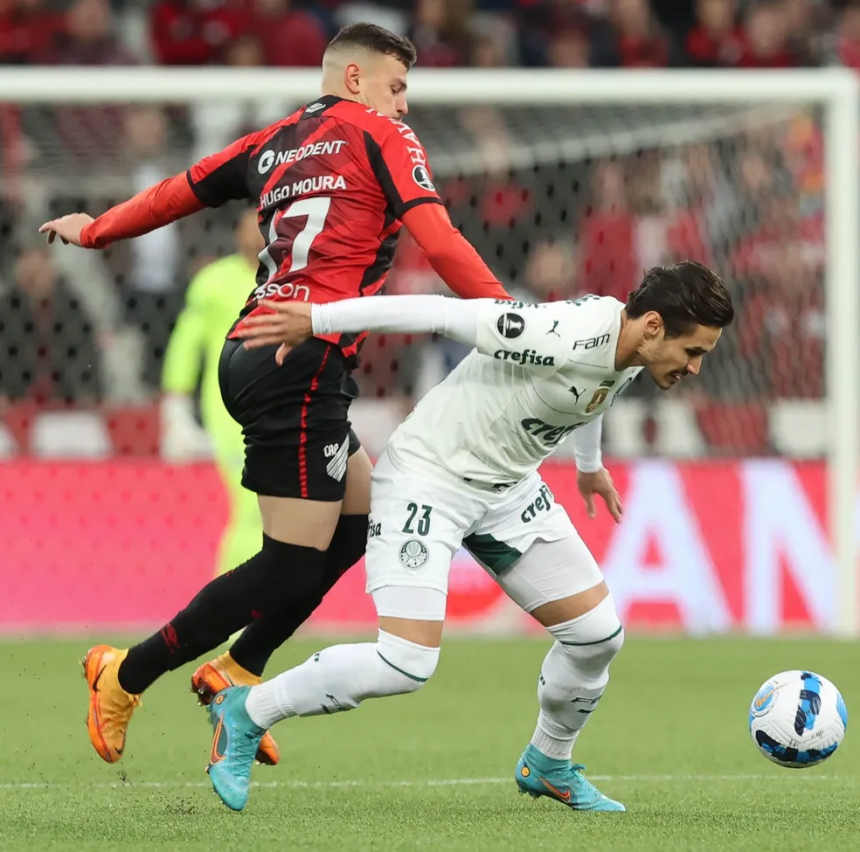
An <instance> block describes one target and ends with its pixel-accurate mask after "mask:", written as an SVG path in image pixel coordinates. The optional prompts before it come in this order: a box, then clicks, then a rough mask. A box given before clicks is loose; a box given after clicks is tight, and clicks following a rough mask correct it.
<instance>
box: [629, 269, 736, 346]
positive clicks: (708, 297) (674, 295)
mask: <svg viewBox="0 0 860 852" xmlns="http://www.w3.org/2000/svg"><path fill="white" fill-rule="evenodd" d="M648 311H656V312H657V313H658V314H660V316H661V317H662V318H663V326H664V328H665V330H666V337H680V336H681V335H682V334H688V333H690V332H691V331H692V330H693V327H694V326H696V325H705V326H708V327H710V328H724V327H725V326H727V325H729V324H730V323H731V321H732V320H733V319H734V316H735V309H734V307H733V306H732V297H731V295H730V294H729V291H728V290H727V289H726V285H725V284H724V283H723V279H722V278H720V276H719V275H717V273H716V272H714V271H713V270H712V269H708V267H707V266H704V265H703V264H701V263H696V262H695V261H694V260H685V261H682V262H681V263H676V264H675V265H674V266H655V267H654V268H653V269H649V270H648V271H647V272H646V273H645V277H644V278H643V279H642V283H641V284H640V285H639V286H638V287H637V288H636V289H635V290H634V291H633V292H632V293H630V295H629V296H628V297H627V316H628V317H630V318H631V319H636V318H637V317H641V316H643V315H644V314H646V313H648Z"/></svg>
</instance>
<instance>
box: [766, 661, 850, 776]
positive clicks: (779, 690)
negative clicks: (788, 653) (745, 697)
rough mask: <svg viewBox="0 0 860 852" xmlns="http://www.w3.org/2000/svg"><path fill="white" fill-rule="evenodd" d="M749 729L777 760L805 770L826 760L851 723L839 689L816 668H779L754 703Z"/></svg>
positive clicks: (770, 755)
mask: <svg viewBox="0 0 860 852" xmlns="http://www.w3.org/2000/svg"><path fill="white" fill-rule="evenodd" d="M749 721H750V734H752V738H753V742H754V743H755V744H756V745H757V746H758V748H759V751H761V753H762V754H763V755H764V756H765V757H766V758H768V760H772V761H773V762H774V763H778V764H779V765H780V766H788V767H791V768H792V769H801V768H804V767H806V766H815V764H816V763H821V762H822V761H824V760H827V758H828V757H830V755H831V754H833V752H835V751H836V749H837V748H839V744H840V743H841V742H842V738H843V737H844V736H845V729H846V728H847V727H848V711H847V709H846V708H845V702H844V701H843V699H842V696H841V695H840V694H839V690H838V689H837V688H836V687H835V686H834V685H833V684H832V683H831V682H830V681H829V680H827V678H826V677H822V676H821V675H817V674H815V673H814V672H807V671H790V672H780V673H779V674H777V675H774V676H773V677H772V678H770V679H768V680H766V681H765V682H764V683H763V684H762V686H761V689H759V691H758V692H757V693H756V694H755V698H753V700H752V704H751V705H750V720H749Z"/></svg>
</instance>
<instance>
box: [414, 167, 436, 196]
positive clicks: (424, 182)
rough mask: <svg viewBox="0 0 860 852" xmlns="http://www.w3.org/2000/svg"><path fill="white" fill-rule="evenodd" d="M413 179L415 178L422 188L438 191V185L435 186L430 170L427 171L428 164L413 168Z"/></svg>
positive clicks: (428, 190)
mask: <svg viewBox="0 0 860 852" xmlns="http://www.w3.org/2000/svg"><path fill="white" fill-rule="evenodd" d="M412 180H414V181H415V183H417V184H418V186H420V187H421V189H426V190H427V192H435V191H436V187H435V186H433V181H432V180H430V172H428V171H427V168H426V166H422V165H418V166H415V168H414V169H412Z"/></svg>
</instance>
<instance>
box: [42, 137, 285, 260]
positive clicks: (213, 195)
mask: <svg viewBox="0 0 860 852" xmlns="http://www.w3.org/2000/svg"><path fill="white" fill-rule="evenodd" d="M268 132H269V129H268V128H266V129H265V130H261V131H259V132H256V133H250V134H248V135H247V136H243V137H242V138H241V139H237V140H236V141H235V142H233V143H232V144H231V145H228V146H227V147H226V148H225V149H224V150H223V151H219V152H218V153H217V154H212V155H210V156H208V157H204V158H203V159H202V160H200V161H199V162H197V163H195V164H194V165H193V166H192V167H191V168H190V169H188V171H187V172H183V173H182V174H179V175H174V176H173V177H170V178H167V179H166V180H163V181H161V183H158V184H155V186H151V187H149V188H148V189H144V190H143V191H142V192H139V193H138V194H137V195H135V196H134V197H133V198H129V200H128V201H123V202H122V204H117V205H116V206H115V207H111V208H110V210H107V211H106V212H105V213H102V215H101V216H99V217H98V218H97V219H93V218H92V216H88V215H87V214H85V213H71V214H69V215H68V216H62V217H60V218H59V219H52V220H51V221H49V222H45V224H44V225H42V227H41V228H39V233H40V234H47V235H48V242H49V243H52V242H54V240H55V239H56V238H57V237H59V238H60V239H61V240H62V241H63V242H64V243H66V244H68V243H71V244H72V245H76V246H80V247H82V248H89V249H102V248H105V247H106V246H109V245H110V244H111V243H115V242H117V241H119V240H128V239H131V238H132V237H139V236H141V235H142V234H148V233H149V232H150V231H154V230H156V228H162V227H164V226H165V225H169V224H170V223H171V222H175V221H176V220H177V219H182V218H183V217H185V216H190V215H191V214H192V213H197V212H198V211H199V210H203V209H204V208H206V207H220V206H221V205H222V204H224V203H225V202H227V201H232V200H239V199H243V198H248V188H247V185H246V181H245V173H246V169H247V164H248V159H249V158H250V156H251V153H252V152H253V150H254V149H255V148H256V147H257V146H258V145H259V144H260V142H261V141H262V140H263V139H265V138H266V134H267V133H268Z"/></svg>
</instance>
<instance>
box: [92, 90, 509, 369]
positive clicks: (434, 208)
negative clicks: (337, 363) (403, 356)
mask: <svg viewBox="0 0 860 852" xmlns="http://www.w3.org/2000/svg"><path fill="white" fill-rule="evenodd" d="M249 198H250V199H253V200H254V201H255V202H256V204H257V206H258V210H259V219H260V227H261V229H262V232H263V236H264V237H265V238H266V249H265V250H264V251H263V252H261V254H260V266H259V270H258V275H257V286H256V288H255V289H254V291H253V292H252V293H251V296H250V298H249V300H248V303H247V305H246V307H245V309H244V311H243V312H242V315H241V316H240V319H239V321H241V319H242V318H243V317H245V316H247V315H248V314H249V313H251V312H252V311H253V310H254V309H255V308H256V307H257V305H258V303H259V299H260V297H261V296H263V297H268V298H272V299H303V300H307V301H314V302H330V301H333V300H336V299H345V298H349V297H354V296H368V295H372V294H373V293H376V292H378V291H379V290H380V289H381V288H382V285H383V283H384V281H385V276H386V274H387V272H388V269H389V267H390V266H391V261H392V257H393V254H394V247H395V243H396V240H397V234H398V232H399V230H400V227H401V221H400V220H401V219H403V224H405V225H406V226H407V227H408V228H409V231H410V233H411V234H412V236H413V237H414V238H415V241H416V243H418V245H419V246H420V247H421V249H422V250H423V251H424V253H425V254H426V256H427V259H428V260H429V261H430V265H431V266H432V267H433V269H434V270H435V271H436V272H437V273H438V274H439V275H440V276H441V278H442V279H443V280H444V281H445V283H446V284H447V285H448V286H449V287H450V288H451V289H452V290H453V291H454V292H455V293H456V294H457V295H459V296H461V297H463V298H469V299H471V298H490V299H509V298H510V296H508V294H507V293H506V292H505V289H504V288H503V287H502V285H501V284H500V283H499V281H498V279H497V278H496V276H495V275H493V273H492V272H491V271H490V270H489V269H488V267H487V265H486V264H485V263H484V262H483V260H481V258H480V256H479V255H478V253H477V252H476V251H475V249H474V248H473V247H472V246H471V245H469V243H468V242H467V241H466V240H465V239H464V238H463V235H462V234H461V233H460V232H459V231H458V230H457V229H456V228H455V227H454V226H453V225H452V224H451V219H450V217H449V216H448V213H447V211H446V210H445V207H444V206H443V205H442V204H441V203H440V199H439V196H438V195H437V193H436V190H435V189H434V188H433V179H432V177H431V174H430V168H429V165H428V163H427V157H426V154H425V152H424V148H423V147H422V146H421V143H420V142H419V141H418V139H417V138H416V136H415V134H414V133H413V132H412V131H411V130H410V129H409V127H407V126H406V125H405V124H403V123H402V122H400V121H395V120H393V119H390V118H388V117H386V116H384V115H381V114H380V113H378V112H375V111H374V110H371V109H368V108H367V107H365V106H363V105H361V104H358V103H355V102H354V101H348V100H344V99H342V98H338V97H334V96H329V95H326V96H325V97H322V98H320V99H319V100H317V101H314V102H313V103H311V104H308V105H307V106H305V107H302V109H300V110H298V111H297V112H296V113H294V114H293V115H291V116H289V117H288V118H286V119H284V120H283V121H279V122H277V123H276V124H273V125H271V126H270V127H267V128H266V129H265V130H261V131H259V132H257V133H252V134H250V135H248V136H245V137H243V138H242V139H240V140H238V141H237V142H234V143H233V144H232V145H229V146H228V147H227V148H225V149H224V150H223V151H221V152H220V153H218V154H213V155H212V156H210V157H206V158H204V159H203V160H201V161H200V162H199V163H197V164H196V165H194V166H192V167H191V168H190V169H189V170H188V171H187V172H183V173H181V174H178V175H174V176H173V177H170V178H167V179H165V180H163V181H161V183H158V184H155V185H154V186H151V187H148V188H147V189H145V190H143V191H142V192H139V193H137V195H135V196H134V197H133V198H130V199H128V201H123V202H122V203H121V204H117V205H116V206H114V207H111V208H110V209H109V210H107V211H105V212H104V213H102V214H101V216H99V217H98V218H96V219H94V220H93V221H92V222H90V223H88V224H87V225H86V226H85V227H84V228H82V229H81V233H80V242H81V245H82V246H84V247H85V248H92V249H100V248H105V247H106V246H109V245H111V244H112V243H114V242H116V241H118V240H127V239H131V238H133V237H137V236H140V235H141V234H147V233H149V232H150V231H152V230H154V229H155V228H160V227H162V226H164V225H167V224H168V223H170V222H175V221H176V220H177V219H181V218H182V217H184V216H190V215H191V214H192V213H196V212H197V211H199V210H202V209H204V208H205V207H207V206H213V207H217V206H219V205H221V204H223V203H224V202H226V201H229V200H231V199H249ZM362 337H363V335H359V339H360V338H362ZM327 339H330V340H332V341H334V342H337V343H338V344H339V345H340V346H341V347H342V348H343V349H344V351H345V353H346V354H347V356H353V355H355V354H356V352H357V345H356V343H357V339H353V338H351V337H346V336H343V337H341V336H337V337H331V338H327Z"/></svg>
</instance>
